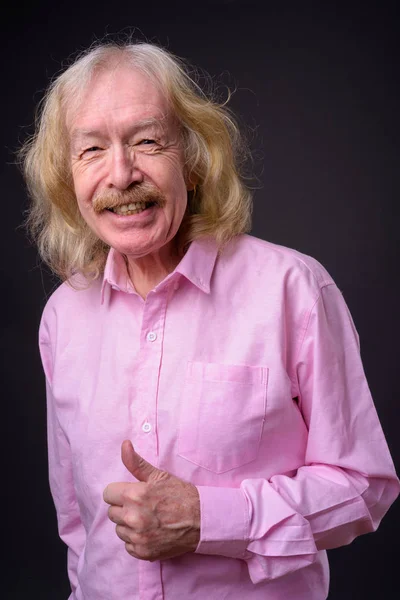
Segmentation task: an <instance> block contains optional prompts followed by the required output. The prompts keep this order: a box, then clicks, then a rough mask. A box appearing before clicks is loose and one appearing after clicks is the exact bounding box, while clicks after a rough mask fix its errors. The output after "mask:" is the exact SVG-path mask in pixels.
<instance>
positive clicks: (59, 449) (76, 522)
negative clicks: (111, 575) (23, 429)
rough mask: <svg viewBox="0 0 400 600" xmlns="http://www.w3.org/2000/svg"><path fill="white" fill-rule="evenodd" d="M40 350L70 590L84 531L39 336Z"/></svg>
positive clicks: (52, 478)
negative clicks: (44, 374) (66, 552)
mask: <svg viewBox="0 0 400 600" xmlns="http://www.w3.org/2000/svg"><path fill="white" fill-rule="evenodd" d="M41 337H42V336H41ZM40 353H41V357H42V364H43V368H44V371H45V373H46V395H47V436H48V461H49V482H50V490H51V493H52V496H53V500H54V504H55V507H56V512H57V521H58V531H59V534H60V537H61V539H62V540H63V541H64V542H65V544H66V545H67V547H68V576H69V580H70V583H71V589H72V591H73V592H74V591H75V589H76V587H77V583H78V582H77V567H78V560H79V556H80V554H81V552H82V550H83V547H84V545H85V540H86V533H85V529H84V527H83V524H82V522H81V519H80V512H79V507H78V503H77V500H76V497H75V489H74V484H73V476H72V465H71V455H70V447H69V443H68V440H67V438H66V436H65V434H64V432H63V430H62V428H61V426H60V424H59V422H58V418H57V414H56V408H55V402H54V397H53V393H52V389H51V376H52V356H51V348H50V345H49V344H48V343H47V342H45V341H44V340H43V339H41V340H40Z"/></svg>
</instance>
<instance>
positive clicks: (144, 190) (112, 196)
mask: <svg viewBox="0 0 400 600" xmlns="http://www.w3.org/2000/svg"><path fill="white" fill-rule="evenodd" d="M133 202H145V203H147V202H155V203H156V204H158V205H159V206H160V207H161V208H162V207H163V206H165V204H166V199H165V196H164V195H163V194H162V193H161V192H160V190H159V189H158V188H156V187H155V186H154V185H151V184H149V183H141V184H136V185H134V186H133V187H131V188H129V189H127V190H123V191H116V190H114V191H112V192H111V191H107V192H103V193H102V194H99V195H98V196H96V197H95V199H94V200H93V210H94V212H95V213H101V212H102V211H103V210H106V209H107V208H116V207H118V206H122V205H123V204H131V203H133Z"/></svg>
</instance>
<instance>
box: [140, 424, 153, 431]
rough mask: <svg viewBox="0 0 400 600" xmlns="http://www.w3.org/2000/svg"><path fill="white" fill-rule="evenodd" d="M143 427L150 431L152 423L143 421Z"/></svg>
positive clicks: (144, 429)
mask: <svg viewBox="0 0 400 600" xmlns="http://www.w3.org/2000/svg"><path fill="white" fill-rule="evenodd" d="M142 429H143V431H144V432H145V433H149V431H151V425H150V423H143V425H142Z"/></svg>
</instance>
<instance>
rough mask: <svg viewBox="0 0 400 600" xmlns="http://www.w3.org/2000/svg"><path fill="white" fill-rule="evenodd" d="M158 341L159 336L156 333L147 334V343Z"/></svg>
mask: <svg viewBox="0 0 400 600" xmlns="http://www.w3.org/2000/svg"><path fill="white" fill-rule="evenodd" d="M156 339H157V334H156V333H155V332H154V331H149V333H148V334H147V341H148V342H154V340H156Z"/></svg>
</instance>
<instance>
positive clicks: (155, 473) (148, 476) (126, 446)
mask: <svg viewBox="0 0 400 600" xmlns="http://www.w3.org/2000/svg"><path fill="white" fill-rule="evenodd" d="M121 458H122V462H123V463H124V465H125V467H126V468H127V469H128V471H129V472H130V473H132V475H133V476H134V477H136V479H137V480H138V481H157V480H158V479H160V478H162V477H165V475H166V473H165V471H160V469H157V468H156V467H153V465H151V464H150V463H148V462H147V461H146V460H144V458H142V457H141V456H140V455H139V454H138V453H137V452H135V450H134V448H133V446H132V442H131V441H130V440H125V441H123V442H122V446H121Z"/></svg>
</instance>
